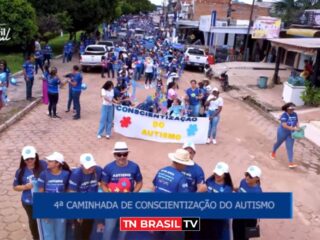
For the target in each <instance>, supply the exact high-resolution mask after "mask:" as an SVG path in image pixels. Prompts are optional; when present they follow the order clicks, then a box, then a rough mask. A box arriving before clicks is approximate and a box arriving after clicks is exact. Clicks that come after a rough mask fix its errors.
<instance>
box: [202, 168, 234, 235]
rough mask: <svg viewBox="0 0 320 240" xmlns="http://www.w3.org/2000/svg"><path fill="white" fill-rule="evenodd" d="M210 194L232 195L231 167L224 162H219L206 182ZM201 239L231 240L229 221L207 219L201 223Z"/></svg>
mask: <svg viewBox="0 0 320 240" xmlns="http://www.w3.org/2000/svg"><path fill="white" fill-rule="evenodd" d="M206 185H207V189H208V192H210V193H232V191H233V183H232V178H231V175H230V173H229V166H228V164H226V163H224V162H218V163H217V165H216V166H215V168H214V170H213V175H211V176H210V177H209V178H208V179H207V180H206ZM200 229H202V230H201V238H200V239H216V240H229V239H230V238H231V237H230V224H229V219H221V220H220V219H205V220H202V221H201V228H200Z"/></svg>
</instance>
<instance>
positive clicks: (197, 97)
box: [186, 80, 202, 117]
mask: <svg viewBox="0 0 320 240" xmlns="http://www.w3.org/2000/svg"><path fill="white" fill-rule="evenodd" d="M190 84H191V87H190V88H188V89H187V91H186V94H187V95H188V98H189V103H190V109H191V116H192V117H198V116H199V112H200V101H201V99H202V95H201V91H200V90H199V88H197V81H196V80H191V81H190Z"/></svg>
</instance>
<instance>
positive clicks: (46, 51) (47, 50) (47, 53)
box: [43, 41, 52, 66]
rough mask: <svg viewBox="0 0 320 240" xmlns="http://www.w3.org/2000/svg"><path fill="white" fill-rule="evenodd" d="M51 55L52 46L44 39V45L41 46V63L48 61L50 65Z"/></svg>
mask: <svg viewBox="0 0 320 240" xmlns="http://www.w3.org/2000/svg"><path fill="white" fill-rule="evenodd" d="M51 57H52V47H51V46H50V45H49V44H48V41H46V43H45V45H44V47H43V64H45V63H46V61H47V63H48V65H49V66H50V60H51Z"/></svg>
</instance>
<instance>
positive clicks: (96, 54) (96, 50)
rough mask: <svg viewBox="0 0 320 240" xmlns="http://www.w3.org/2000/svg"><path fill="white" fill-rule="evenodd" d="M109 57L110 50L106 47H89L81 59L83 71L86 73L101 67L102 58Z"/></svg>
mask: <svg viewBox="0 0 320 240" xmlns="http://www.w3.org/2000/svg"><path fill="white" fill-rule="evenodd" d="M107 55H108V49H107V47H106V46H105V45H88V46H87V47H86V49H85V51H84V54H82V55H81V57H80V65H81V69H82V70H83V71H86V70H87V69H89V68H90V67H101V60H102V57H103V56H105V57H107Z"/></svg>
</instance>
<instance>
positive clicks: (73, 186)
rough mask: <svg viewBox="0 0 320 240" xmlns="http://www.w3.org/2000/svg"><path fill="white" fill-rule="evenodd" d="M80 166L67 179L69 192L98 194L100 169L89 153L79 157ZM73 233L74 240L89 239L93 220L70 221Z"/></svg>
mask: <svg viewBox="0 0 320 240" xmlns="http://www.w3.org/2000/svg"><path fill="white" fill-rule="evenodd" d="M80 164H81V166H80V167H78V168H75V169H74V170H73V171H72V173H71V175H70V179H69V190H68V191H69V192H81V193H87V192H98V188H99V183H100V181H101V175H102V168H101V167H99V166H98V165H97V163H96V161H95V159H94V157H93V156H92V154H90V153H84V154H82V155H81V156H80ZM72 224H73V226H74V232H75V239H83V240H87V239H90V234H91V231H92V227H93V224H94V220H93V219H78V220H75V221H72Z"/></svg>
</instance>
